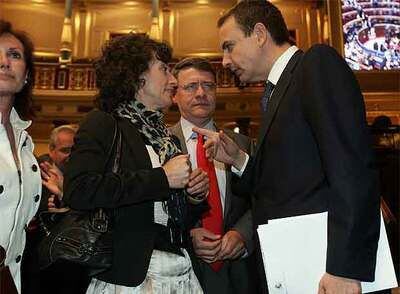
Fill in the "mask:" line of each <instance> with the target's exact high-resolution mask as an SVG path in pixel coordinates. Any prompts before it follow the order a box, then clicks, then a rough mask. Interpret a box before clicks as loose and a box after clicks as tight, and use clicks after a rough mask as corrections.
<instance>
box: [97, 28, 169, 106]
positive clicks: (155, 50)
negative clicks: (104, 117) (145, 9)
mask: <svg viewBox="0 0 400 294" xmlns="http://www.w3.org/2000/svg"><path fill="white" fill-rule="evenodd" d="M171 58H172V49H171V48H170V47H169V46H168V45H167V44H166V43H162V42H158V41H155V40H153V39H150V37H149V36H148V35H146V34H139V33H129V34H127V35H124V36H119V37H116V38H114V39H112V40H111V41H109V42H108V43H106V44H105V45H104V47H103V50H102V55H101V56H100V57H99V58H98V59H97V60H96V61H95V63H94V67H95V70H96V84H97V87H98V88H99V94H98V95H97V97H96V104H97V107H98V108H99V109H101V110H103V111H105V112H112V111H113V110H114V109H115V108H116V107H117V105H118V104H119V103H120V102H122V101H129V100H132V99H135V98H136V94H137V92H138V91H139V89H140V88H141V87H143V85H144V82H145V81H144V80H143V79H142V78H141V76H142V74H143V73H144V72H146V71H147V70H148V69H149V67H150V62H151V61H152V60H153V59H158V60H160V61H162V62H164V63H168V62H169V61H170V60H171Z"/></svg>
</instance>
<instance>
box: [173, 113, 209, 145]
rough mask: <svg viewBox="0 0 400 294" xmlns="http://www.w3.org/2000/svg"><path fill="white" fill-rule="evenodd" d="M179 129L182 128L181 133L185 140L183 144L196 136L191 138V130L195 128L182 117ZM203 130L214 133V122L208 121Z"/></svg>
mask: <svg viewBox="0 0 400 294" xmlns="http://www.w3.org/2000/svg"><path fill="white" fill-rule="evenodd" d="M180 123H181V128H182V133H183V137H184V138H185V142H188V141H189V140H190V139H193V138H196V137H197V136H193V130H192V128H193V127H194V126H195V125H194V124H193V123H191V122H190V121H188V120H187V119H185V118H184V117H182V116H181V120H180ZM203 128H204V129H207V130H212V131H215V130H216V128H215V125H214V121H213V120H212V119H210V121H209V122H208V123H207V124H206V125H205V126H204V127H203Z"/></svg>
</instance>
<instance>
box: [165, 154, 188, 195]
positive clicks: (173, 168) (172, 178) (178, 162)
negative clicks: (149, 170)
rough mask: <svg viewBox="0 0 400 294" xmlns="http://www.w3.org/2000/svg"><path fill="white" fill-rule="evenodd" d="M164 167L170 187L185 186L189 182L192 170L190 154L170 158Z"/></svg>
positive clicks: (178, 187)
mask: <svg viewBox="0 0 400 294" xmlns="http://www.w3.org/2000/svg"><path fill="white" fill-rule="evenodd" d="M162 168H163V169H164V172H165V174H166V176H167V179H168V184H169V187H170V188H173V189H180V188H184V187H185V186H186V185H187V184H188V183H189V177H190V172H191V167H190V161H189V155H187V154H185V155H178V156H176V157H174V158H172V159H170V160H168V161H167V162H166V163H165V164H164V165H163V166H162Z"/></svg>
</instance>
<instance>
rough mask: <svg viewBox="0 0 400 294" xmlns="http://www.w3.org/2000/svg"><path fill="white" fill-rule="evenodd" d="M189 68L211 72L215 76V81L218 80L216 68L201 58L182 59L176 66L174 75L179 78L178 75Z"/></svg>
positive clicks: (173, 71)
mask: <svg viewBox="0 0 400 294" xmlns="http://www.w3.org/2000/svg"><path fill="white" fill-rule="evenodd" d="M189 68H194V69H197V70H200V71H205V72H209V73H211V74H212V75H213V77H214V80H216V73H215V69H214V67H213V66H212V65H211V63H210V62H209V61H208V60H207V59H205V58H200V57H188V58H185V59H182V60H181V61H179V62H178V63H177V64H176V65H175V66H174V68H173V70H172V74H173V75H174V77H175V78H178V75H179V73H180V72H181V71H182V70H185V69H189Z"/></svg>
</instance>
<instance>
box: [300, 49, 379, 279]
mask: <svg viewBox="0 0 400 294" xmlns="http://www.w3.org/2000/svg"><path fill="white" fill-rule="evenodd" d="M301 66H302V67H303V68H301V71H300V72H301V73H302V77H301V78H300V81H301V83H300V85H301V90H300V92H301V93H300V94H301V99H302V107H303V113H304V116H305V119H306V121H307V122H308V124H309V126H310V128H311V130H312V132H313V135H314V138H315V140H316V143H317V146H318V150H319V153H320V158H321V164H322V166H323V170H324V173H325V177H326V179H327V182H328V185H329V187H330V189H331V191H332V193H331V196H330V199H328V203H329V204H328V248H327V260H326V271H327V272H328V273H330V274H333V275H336V276H342V277H347V278H352V279H357V280H361V281H373V280H374V272H375V262H376V249H377V241H378V238H379V229H380V219H379V192H378V185H377V172H376V170H375V169H374V168H373V155H372V149H371V148H370V137H369V134H368V130H367V126H366V119H365V109H364V103H363V97H362V94H361V92H360V89H359V86H358V83H357V81H356V79H355V76H354V74H353V73H352V71H351V70H350V68H349V67H348V66H347V64H346V63H345V61H344V60H343V59H342V58H341V57H340V56H339V55H338V54H337V53H336V51H335V50H334V49H332V48H330V47H327V46H322V45H320V46H315V47H313V48H311V49H310V50H309V51H308V52H307V53H306V54H305V56H304V60H303V63H302V65H301Z"/></svg>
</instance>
